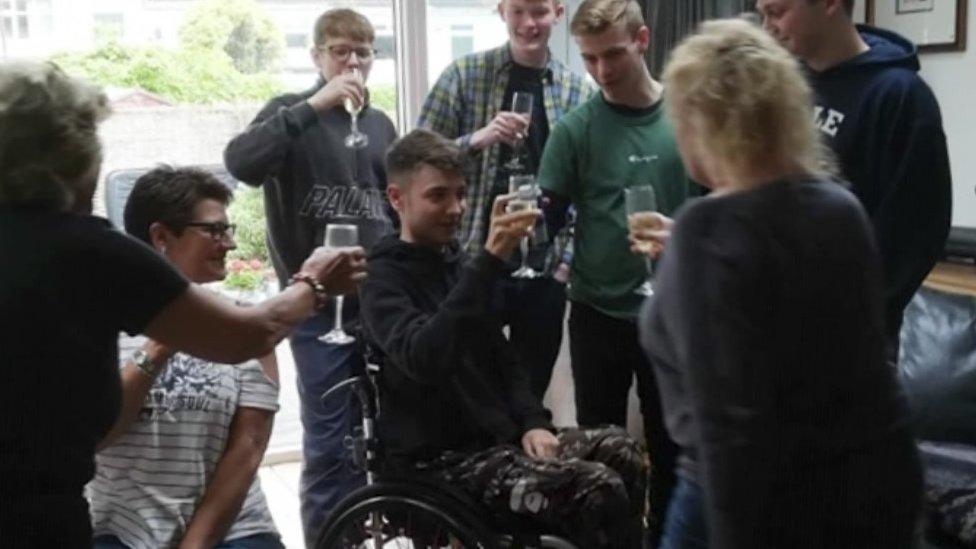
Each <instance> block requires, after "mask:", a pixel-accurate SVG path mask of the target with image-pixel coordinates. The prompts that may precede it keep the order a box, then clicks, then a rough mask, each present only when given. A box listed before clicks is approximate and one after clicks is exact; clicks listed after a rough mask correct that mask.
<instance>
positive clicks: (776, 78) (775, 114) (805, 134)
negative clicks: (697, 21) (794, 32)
mask: <svg viewBox="0 0 976 549" xmlns="http://www.w3.org/2000/svg"><path fill="white" fill-rule="evenodd" d="M664 85H665V90H666V94H665V95H666V97H665V103H666V105H667V107H668V111H669V114H670V116H671V117H672V119H674V120H676V121H681V120H687V121H690V122H691V123H692V127H693V128H694V131H695V135H694V136H693V139H694V140H695V141H697V143H698V144H699V145H700V146H702V147H703V148H704V149H705V150H707V151H708V152H709V153H710V155H712V156H713V157H715V158H718V159H719V160H720V161H721V163H722V165H723V166H724V167H726V168H729V169H731V170H736V171H739V172H740V173H741V172H742V171H744V170H745V169H747V168H749V167H750V166H755V165H759V164H761V163H762V162H764V161H766V160H767V159H769V158H774V159H782V160H786V161H787V163H788V164H790V165H793V166H795V167H796V168H798V169H800V170H803V171H804V172H806V173H808V174H811V175H821V176H828V175H831V174H833V173H834V171H835V169H834V166H833V157H832V155H831V154H830V153H829V152H828V151H827V149H826V147H825V146H824V145H823V143H822V141H821V139H820V136H819V134H818V133H817V129H816V127H815V126H814V123H813V106H812V93H811V91H810V86H809V85H808V84H807V81H806V79H805V78H804V77H803V73H802V72H801V70H800V66H799V64H798V63H797V61H796V60H795V59H794V58H793V56H792V55H790V54H789V52H787V51H786V50H785V49H783V48H782V47H781V46H780V45H779V44H777V43H776V42H775V41H774V40H773V39H772V38H771V37H770V36H769V35H768V34H767V33H765V32H763V31H762V30H761V29H759V28H757V27H756V26H755V25H752V24H750V23H748V22H746V21H742V20H736V19H724V20H718V21H709V22H706V23H704V24H703V25H702V26H701V28H700V29H699V31H698V33H697V34H695V35H692V36H691V37H689V38H687V39H685V40H684V41H683V42H682V43H681V44H680V45H678V47H677V48H675V50H674V51H673V52H672V53H671V57H670V60H669V61H668V64H667V66H666V67H665V70H664Z"/></svg>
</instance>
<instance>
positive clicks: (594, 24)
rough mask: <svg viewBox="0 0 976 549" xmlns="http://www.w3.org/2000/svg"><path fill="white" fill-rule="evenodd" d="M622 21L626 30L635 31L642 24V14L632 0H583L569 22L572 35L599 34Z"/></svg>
mask: <svg viewBox="0 0 976 549" xmlns="http://www.w3.org/2000/svg"><path fill="white" fill-rule="evenodd" d="M621 21H623V22H624V25H625V28H626V29H627V32H629V33H630V34H631V35H634V34H636V33H637V31H638V29H640V28H641V27H643V26H644V14H643V13H641V7H640V5H638V4H637V2H635V1H634V0H583V3H582V4H580V6H579V8H577V9H576V13H575V14H574V15H573V20H572V21H571V22H570V24H569V28H570V32H572V34H573V36H580V35H594V34H600V33H602V32H603V31H605V30H607V29H608V28H610V26H612V25H614V24H616V23H618V22H621Z"/></svg>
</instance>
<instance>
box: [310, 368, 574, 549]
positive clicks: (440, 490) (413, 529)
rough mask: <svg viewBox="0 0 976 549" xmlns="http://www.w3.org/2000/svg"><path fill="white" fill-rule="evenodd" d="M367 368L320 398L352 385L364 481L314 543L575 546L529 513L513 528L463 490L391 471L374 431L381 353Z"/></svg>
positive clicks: (324, 547) (376, 548)
mask: <svg viewBox="0 0 976 549" xmlns="http://www.w3.org/2000/svg"><path fill="white" fill-rule="evenodd" d="M365 356H366V361H365V362H366V371H365V372H364V373H363V374H362V375H357V376H354V377H351V378H349V379H347V380H345V381H343V382H341V383H338V384H336V385H335V386H333V387H332V388H330V389H329V390H328V391H326V393H325V394H324V395H322V399H323V400H324V399H328V398H332V397H334V396H336V394H337V393H339V392H343V391H346V390H350V391H351V392H352V395H353V396H354V397H355V399H356V400H357V401H358V403H359V406H360V409H361V416H362V423H361V425H360V426H359V427H357V428H356V429H355V430H354V432H353V434H352V435H350V436H349V437H347V439H346V446H347V447H348V448H349V449H350V451H351V452H352V455H353V461H354V463H355V464H356V465H357V466H358V467H359V468H361V469H362V470H364V471H365V474H366V485H365V486H363V487H362V488H359V489H358V490H356V491H354V492H352V493H351V494H349V495H348V496H346V497H345V498H344V499H343V500H342V501H341V502H339V505H337V506H336V508H335V509H333V511H332V512H331V513H330V515H329V518H328V520H326V522H325V523H324V524H323V525H322V527H321V529H320V530H319V535H318V538H317V541H316V544H315V548H316V549H352V548H355V549H381V548H397V549H399V548H403V549H408V548H409V549H435V548H437V549H440V548H449V549H461V548H466V549H577V547H576V545H574V544H572V543H571V542H569V541H567V540H565V539H563V538H560V537H558V536H554V535H548V534H547V533H546V532H543V531H542V530H540V529H539V527H538V526H537V525H535V524H533V522H532V521H531V520H529V519H524V520H523V519H519V522H518V523H517V524H515V525H512V524H511V521H510V520H509V521H507V523H508V529H512V528H514V529H516V530H517V531H516V532H510V531H508V529H502V530H501V531H500V530H499V529H498V528H497V527H496V524H497V523H498V522H499V521H497V520H496V521H493V520H492V519H491V518H490V513H489V512H488V511H487V510H486V509H484V508H483V507H482V506H481V505H480V504H478V503H476V502H474V501H473V500H472V499H471V498H469V497H468V496H467V495H466V494H464V493H462V492H461V491H460V490H456V489H454V488H452V487H450V486H446V485H445V484H444V483H442V482H440V483H439V482H437V481H434V480H431V479H426V478H423V477H421V476H419V475H411V476H409V477H407V476H399V477H398V476H396V475H394V474H391V473H389V470H388V468H387V467H385V462H384V459H383V450H382V445H381V441H380V440H379V439H378V437H377V435H376V430H375V428H376V418H377V416H378V415H379V413H380V403H379V388H378V387H379V385H378V377H379V373H380V365H379V362H380V361H379V360H377V357H376V354H375V353H372V352H370V350H369V349H367V350H366V352H365Z"/></svg>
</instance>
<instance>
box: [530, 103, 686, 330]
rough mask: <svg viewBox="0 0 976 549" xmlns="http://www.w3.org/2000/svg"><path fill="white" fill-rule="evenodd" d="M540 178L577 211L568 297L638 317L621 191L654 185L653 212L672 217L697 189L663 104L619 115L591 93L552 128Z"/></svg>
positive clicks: (634, 262) (641, 266) (638, 276)
mask: <svg viewBox="0 0 976 549" xmlns="http://www.w3.org/2000/svg"><path fill="white" fill-rule="evenodd" d="M538 177H539V184H540V185H541V186H542V188H543V189H546V190H549V191H552V192H554V193H558V194H561V195H563V196H566V197H568V198H569V199H570V200H571V201H572V203H573V205H574V206H575V208H576V213H577V218H576V228H575V236H574V241H573V264H572V268H571V270H570V289H569V298H570V299H572V300H573V301H578V302H582V303H585V304H587V305H590V306H591V307H594V308H596V309H598V310H600V311H602V312H603V313H604V314H607V315H609V316H612V317H615V318H623V319H634V318H636V317H637V311H638V309H639V308H640V305H641V302H642V300H643V298H642V297H641V296H640V295H638V294H636V293H635V292H634V290H636V289H637V287H638V286H640V285H641V283H642V282H643V281H644V280H645V279H646V277H647V268H646V263H645V261H644V258H643V257H642V256H639V255H636V254H634V253H633V252H631V251H630V243H629V242H628V241H627V232H628V231H627V215H626V209H625V206H624V189H626V188H628V187H637V186H641V185H652V186H653V187H654V190H655V194H656V195H657V206H658V211H660V212H661V213H663V214H665V215H669V216H670V215H672V214H673V212H674V211H675V210H676V209H677V208H678V207H679V206H680V205H681V204H682V203H684V201H685V200H687V199H688V198H689V197H692V196H697V195H698V194H699V187H698V186H697V185H695V184H694V183H692V182H691V181H690V180H689V179H688V176H687V174H686V173H685V169H684V165H683V164H682V163H681V156H680V155H679V153H678V146H677V144H676V143H675V138H674V130H673V128H672V126H671V123H670V122H669V121H668V119H667V117H666V116H665V113H664V109H663V108H662V106H661V102H660V101H659V102H658V103H657V105H655V107H654V108H651V109H648V110H647V112H646V113H643V114H639V115H633V114H624V113H621V112H618V110H615V109H614V108H613V107H612V106H610V105H608V104H607V102H606V100H605V99H604V98H603V94H594V95H593V96H592V97H591V98H590V99H589V100H588V101H587V102H586V103H584V104H582V105H580V106H579V107H578V108H576V109H575V110H573V111H572V112H570V113H569V114H567V115H566V116H564V117H563V118H562V119H560V121H559V123H558V124H556V126H555V127H554V128H553V129H552V133H551V134H550V135H549V141H548V142H547V143H546V148H545V152H544V153H543V155H542V160H541V165H540V168H539V176H538Z"/></svg>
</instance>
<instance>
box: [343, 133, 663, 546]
mask: <svg viewBox="0 0 976 549" xmlns="http://www.w3.org/2000/svg"><path fill="white" fill-rule="evenodd" d="M462 158H463V153H462V152H461V150H460V149H459V148H458V147H457V145H455V144H454V143H453V142H451V141H449V140H447V139H445V138H443V137H441V136H439V135H437V134H435V133H432V132H430V131H427V130H414V131H413V132H411V133H410V134H408V135H407V136H405V137H403V138H402V139H400V140H399V141H397V142H396V143H395V144H394V145H393V146H392V147H391V149H390V151H389V153H388V155H387V173H388V178H389V186H388V189H387V195H388V197H389V199H390V202H391V204H392V205H393V207H394V208H395V209H396V210H397V212H398V213H399V214H400V220H401V232H400V234H398V235H391V236H388V237H386V238H385V239H383V240H381V241H380V242H379V243H377V244H376V245H375V246H374V248H373V251H372V253H371V254H370V257H369V267H368V273H369V275H368V278H367V281H366V283H365V284H364V286H363V288H362V296H361V298H362V309H361V312H362V317H363V321H364V331H365V336H366V338H367V340H368V341H369V342H370V344H371V345H372V346H373V347H375V349H376V350H377V351H378V352H379V354H380V355H381V357H382V362H383V366H382V370H381V374H380V378H379V385H380V387H379V394H380V414H379V418H378V429H379V435H380V439H381V440H382V441H383V443H384V448H385V452H386V455H387V459H388V461H389V462H390V463H391V464H393V466H394V467H396V468H398V469H400V472H401V473H403V472H404V471H407V472H408V473H409V474H422V475H428V476H431V477H433V478H435V479H438V480H443V481H445V482H447V483H449V484H451V485H452V486H454V487H455V488H459V489H461V490H462V491H463V492H465V493H467V494H468V495H469V496H471V497H472V498H473V499H475V500H476V501H478V502H480V503H481V504H483V505H485V507H487V508H488V510H489V512H491V513H492V515H494V516H496V517H500V519H501V520H502V521H503V522H504V521H505V520H511V519H516V518H517V519H524V518H531V519H532V520H533V521H536V522H537V523H538V524H539V526H540V527H541V528H543V529H545V530H546V531H549V532H551V533H553V534H557V535H564V536H566V537H569V538H570V539H572V540H573V541H574V542H575V543H577V544H579V545H580V546H582V547H587V548H597V547H639V546H640V541H639V540H640V537H641V526H640V524H641V520H640V517H641V513H642V507H643V502H644V487H645V480H644V479H645V473H646V471H645V465H644V461H643V457H642V455H641V452H640V450H639V449H638V447H637V445H636V443H635V442H634V441H633V440H632V439H631V438H629V437H628V436H627V435H626V433H625V432H624V431H623V430H621V429H619V428H616V427H611V428H600V429H587V430H579V429H560V430H556V429H554V428H553V426H552V424H551V423H550V415H549V413H548V411H547V410H546V409H545V408H543V407H542V404H541V402H540V401H539V399H538V398H537V397H535V396H533V394H532V393H531V391H530V389H529V377H528V373H527V372H526V371H525V369H524V368H523V367H522V366H521V365H520V364H519V363H518V360H517V358H516V355H515V353H514V352H513V351H512V349H511V348H510V347H509V343H508V341H507V340H506V339H505V337H504V335H503V333H502V331H501V327H500V326H499V325H498V323H497V321H495V320H493V316H492V315H491V314H490V311H489V301H490V296H491V295H492V292H491V289H492V286H493V284H495V283H496V282H497V280H498V279H499V277H501V276H505V275H506V273H507V270H506V268H505V264H506V260H508V259H509V257H510V256H511V254H512V252H513V251H514V249H515V247H516V246H517V245H518V243H519V240H520V239H521V238H523V237H525V236H527V235H528V234H529V233H530V231H531V230H532V227H533V226H534V225H535V223H536V219H537V218H538V216H539V211H538V210H537V209H534V208H533V209H529V210H523V211H519V212H512V213H506V205H507V203H508V202H509V201H510V199H511V196H502V197H499V199H498V200H496V201H495V203H494V204H493V207H492V212H491V226H490V228H489V234H488V238H487V241H486V243H485V247H484V250H483V251H482V252H481V253H479V254H478V255H477V256H475V257H471V258H468V257H465V255H464V254H463V253H462V252H460V251H459V249H458V245H457V242H456V241H455V239H454V235H455V232H456V229H457V227H458V223H459V221H460V218H461V213H462V211H463V209H464V170H463V160H462Z"/></svg>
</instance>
